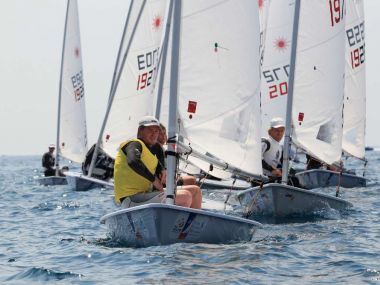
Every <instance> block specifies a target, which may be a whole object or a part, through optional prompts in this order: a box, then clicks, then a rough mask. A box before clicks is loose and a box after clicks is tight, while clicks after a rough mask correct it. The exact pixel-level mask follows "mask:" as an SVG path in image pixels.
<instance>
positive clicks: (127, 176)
mask: <svg viewBox="0 0 380 285" xmlns="http://www.w3.org/2000/svg"><path fill="white" fill-rule="evenodd" d="M132 141H137V142H139V143H141V145H142V152H141V161H142V162H143V163H144V165H145V166H146V167H147V168H148V170H149V171H150V173H152V174H153V175H154V173H155V172H156V168H157V164H158V159H157V157H156V156H155V155H154V154H152V153H151V152H150V150H149V149H148V148H147V146H146V145H145V143H144V142H143V141H141V140H139V139H133V140H129V141H126V142H124V143H122V144H121V145H120V148H119V151H118V153H117V155H116V158H115V166H114V189H115V190H114V192H115V201H116V203H120V199H121V198H123V197H128V196H132V195H134V194H137V193H140V192H148V191H149V190H150V188H151V185H152V182H150V181H149V180H148V179H146V178H145V177H143V176H141V175H139V174H137V173H136V172H135V171H134V170H133V169H132V168H131V167H130V166H129V165H128V161H127V157H126V155H125V153H124V152H123V151H122V148H123V147H124V146H125V145H126V144H128V143H129V142H132Z"/></svg>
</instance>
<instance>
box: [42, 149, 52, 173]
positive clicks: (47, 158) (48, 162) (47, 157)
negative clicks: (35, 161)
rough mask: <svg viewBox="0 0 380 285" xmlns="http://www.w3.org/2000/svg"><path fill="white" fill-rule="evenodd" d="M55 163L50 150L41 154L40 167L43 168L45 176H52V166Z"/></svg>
mask: <svg viewBox="0 0 380 285" xmlns="http://www.w3.org/2000/svg"><path fill="white" fill-rule="evenodd" d="M54 163H55V158H54V156H53V155H52V154H50V152H46V153H44V155H43V156H42V167H44V168H45V171H44V174H45V176H54V175H55V169H54V168H53V166H54Z"/></svg>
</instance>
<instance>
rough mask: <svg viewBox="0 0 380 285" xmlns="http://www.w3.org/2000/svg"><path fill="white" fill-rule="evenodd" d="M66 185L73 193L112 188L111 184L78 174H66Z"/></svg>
mask: <svg viewBox="0 0 380 285" xmlns="http://www.w3.org/2000/svg"><path fill="white" fill-rule="evenodd" d="M66 179H67V184H68V185H69V187H70V189H72V190H75V191H88V190H91V189H93V188H104V187H107V188H113V184H112V183H110V182H107V181H103V180H100V179H96V178H93V177H87V176H84V175H82V174H80V173H73V172H70V173H67V174H66Z"/></svg>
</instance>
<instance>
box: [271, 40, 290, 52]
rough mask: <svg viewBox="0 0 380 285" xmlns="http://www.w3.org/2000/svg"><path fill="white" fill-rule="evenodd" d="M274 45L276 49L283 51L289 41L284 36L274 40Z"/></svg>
mask: <svg viewBox="0 0 380 285" xmlns="http://www.w3.org/2000/svg"><path fill="white" fill-rule="evenodd" d="M274 46H275V48H276V49H277V50H278V51H284V50H285V49H287V47H288V46H289V43H288V41H287V40H286V39H285V38H278V39H277V40H276V41H275V42H274Z"/></svg>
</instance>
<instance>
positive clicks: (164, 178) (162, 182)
mask: <svg viewBox="0 0 380 285" xmlns="http://www.w3.org/2000/svg"><path fill="white" fill-rule="evenodd" d="M160 179H161V184H166V170H162V171H161V176H160Z"/></svg>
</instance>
